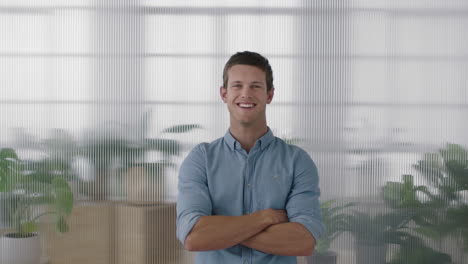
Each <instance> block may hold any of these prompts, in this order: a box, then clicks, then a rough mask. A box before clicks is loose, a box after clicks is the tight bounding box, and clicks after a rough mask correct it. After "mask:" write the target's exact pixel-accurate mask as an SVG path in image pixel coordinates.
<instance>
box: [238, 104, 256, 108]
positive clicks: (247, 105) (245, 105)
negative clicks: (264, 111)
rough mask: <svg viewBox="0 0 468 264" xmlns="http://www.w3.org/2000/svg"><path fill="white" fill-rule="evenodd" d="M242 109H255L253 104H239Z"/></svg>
mask: <svg viewBox="0 0 468 264" xmlns="http://www.w3.org/2000/svg"><path fill="white" fill-rule="evenodd" d="M239 106H240V107H249V108H250V107H254V105H253V104H239Z"/></svg>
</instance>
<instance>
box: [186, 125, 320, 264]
mask: <svg viewBox="0 0 468 264" xmlns="http://www.w3.org/2000/svg"><path fill="white" fill-rule="evenodd" d="M318 180H319V179H318V174H317V168H316V166H315V164H314V162H313V161H312V159H311V158H310V157H309V155H308V154H307V153H306V152H305V151H304V150H302V149H301V148H299V147H297V146H293V145H289V144H287V143H285V142H284V141H283V140H281V139H279V138H277V137H275V136H273V133H272V132H271V130H270V129H268V132H267V133H266V134H265V135H264V136H262V137H261V138H260V139H258V140H257V142H256V143H255V145H254V147H253V148H252V149H251V150H250V152H249V153H247V152H246V151H245V150H244V149H242V146H241V145H240V143H239V142H238V141H236V140H235V139H234V138H233V137H232V135H231V133H230V132H229V130H228V132H227V133H226V135H225V136H224V137H223V138H220V139H218V140H215V141H213V142H212V143H201V144H199V145H197V146H196V147H195V148H194V149H193V150H192V151H191V152H190V154H189V155H188V156H187V158H186V159H185V160H184V162H183V163H182V165H181V168H180V174H179V183H178V189H179V194H178V198H177V237H178V239H179V240H180V241H181V242H182V243H185V239H186V237H187V235H188V234H189V233H190V231H191V229H192V228H193V226H194V225H195V223H196V222H197V221H198V219H199V218H200V217H201V216H205V215H206V216H207V215H225V216H240V215H245V214H249V213H253V212H256V211H260V210H263V209H268V208H271V209H284V210H286V212H287V214H288V218H289V221H290V222H297V223H301V224H303V225H304V226H305V227H306V228H307V229H308V230H309V231H310V233H311V234H312V235H313V236H314V238H315V239H318V238H319V237H320V235H321V234H322V233H323V231H324V227H323V224H322V220H321V215H320V204H319V195H320V190H319V186H318ZM196 263H199V264H202V263H203V264H219V263H239V264H251V263H252V264H253V263H255V264H263V263H281V264H285V263H297V258H296V257H291V256H278V255H271V254H266V253H263V252H261V251H257V250H255V249H251V248H248V247H245V246H242V245H236V246H233V247H230V248H227V249H223V250H216V251H204V252H198V253H197V257H196Z"/></svg>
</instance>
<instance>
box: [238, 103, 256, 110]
mask: <svg viewBox="0 0 468 264" xmlns="http://www.w3.org/2000/svg"><path fill="white" fill-rule="evenodd" d="M237 106H238V107H240V108H242V109H252V108H254V107H255V106H256V104H254V103H237Z"/></svg>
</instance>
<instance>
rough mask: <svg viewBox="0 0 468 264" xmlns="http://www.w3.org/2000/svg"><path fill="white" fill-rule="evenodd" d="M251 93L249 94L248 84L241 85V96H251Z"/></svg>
mask: <svg viewBox="0 0 468 264" xmlns="http://www.w3.org/2000/svg"><path fill="white" fill-rule="evenodd" d="M251 97H252V95H251V90H250V88H249V87H248V86H244V87H242V90H241V98H251Z"/></svg>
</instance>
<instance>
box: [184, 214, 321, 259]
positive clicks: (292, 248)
mask: <svg viewBox="0 0 468 264" xmlns="http://www.w3.org/2000/svg"><path fill="white" fill-rule="evenodd" d="M237 244H241V245H244V246H246V247H249V248H253V249H256V250H259V251H262V252H265V253H269V254H274V255H283V256H308V255H310V254H312V251H313V250H314V247H315V239H314V237H313V236H312V235H311V234H310V232H309V231H308V230H307V229H306V228H305V227H304V226H303V225H302V224H300V223H294V222H288V217H287V214H286V212H285V211H284V210H273V209H265V210H261V211H258V212H255V213H252V214H248V215H242V216H202V217H200V218H199V220H198V221H197V223H196V224H195V225H194V227H193V229H192V230H191V232H190V233H189V235H188V236H187V238H186V240H185V248H186V249H187V250H189V251H208V250H219V249H225V248H228V247H232V246H234V245H237Z"/></svg>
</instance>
